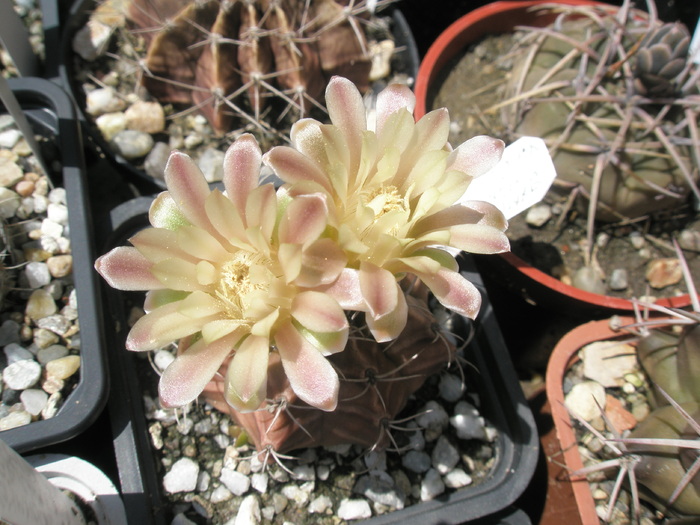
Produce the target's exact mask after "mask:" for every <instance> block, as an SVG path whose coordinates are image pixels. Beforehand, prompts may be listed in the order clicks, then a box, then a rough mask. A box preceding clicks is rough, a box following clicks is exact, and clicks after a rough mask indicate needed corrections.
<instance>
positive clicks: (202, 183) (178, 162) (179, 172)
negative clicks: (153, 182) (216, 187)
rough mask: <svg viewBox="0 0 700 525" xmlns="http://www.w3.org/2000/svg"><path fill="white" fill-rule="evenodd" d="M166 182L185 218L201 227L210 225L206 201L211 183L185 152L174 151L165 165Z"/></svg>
mask: <svg viewBox="0 0 700 525" xmlns="http://www.w3.org/2000/svg"><path fill="white" fill-rule="evenodd" d="M165 184H166V186H167V187H168V191H169V192H170V196H171V197H172V199H173V201H174V202H175V204H176V205H177V207H178V208H179V209H180V211H181V212H182V214H183V215H184V216H185V218H186V219H187V220H188V221H189V222H191V223H192V224H194V225H195V226H199V227H200V228H205V229H207V228H208V227H209V218H208V217H207V214H206V212H205V211H204V201H205V199H206V198H207V195H209V184H207V181H206V180H205V179H204V175H202V171H201V170H200V169H199V168H198V167H197V165H196V164H195V163H194V161H193V160H192V159H191V158H190V157H189V156H188V155H185V154H184V153H181V152H179V151H174V152H172V153H171V154H170V158H169V159H168V163H167V164H166V165H165Z"/></svg>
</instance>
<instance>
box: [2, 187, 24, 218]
mask: <svg viewBox="0 0 700 525" xmlns="http://www.w3.org/2000/svg"><path fill="white" fill-rule="evenodd" d="M21 203H22V199H21V198H20V196H19V195H17V194H16V193H15V192H14V191H12V190H10V189H7V188H3V187H0V218H3V219H9V218H11V217H14V215H15V213H16V212H17V208H19V205H20V204H21Z"/></svg>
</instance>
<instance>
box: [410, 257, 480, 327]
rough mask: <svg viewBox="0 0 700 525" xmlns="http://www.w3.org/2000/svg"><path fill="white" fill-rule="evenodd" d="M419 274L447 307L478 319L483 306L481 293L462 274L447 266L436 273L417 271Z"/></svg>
mask: <svg viewBox="0 0 700 525" xmlns="http://www.w3.org/2000/svg"><path fill="white" fill-rule="evenodd" d="M417 275H418V277H419V278H420V279H421V280H422V281H423V282H424V283H425V284H426V286H428V288H430V291H431V292H433V294H434V295H435V298H436V299H437V300H438V301H440V304H442V305H443V306H444V307H445V308H449V309H450V310H452V311H453V312H456V313H458V314H460V315H463V316H465V317H469V318H470V319H476V316H477V314H478V313H479V309H480V308H481V294H480V293H479V290H477V289H476V287H475V286H474V285H473V284H472V283H470V282H469V281H468V280H467V279H466V278H464V277H463V276H462V275H460V274H459V273H457V272H453V271H452V270H448V269H447V268H442V269H440V270H439V271H438V272H436V273H425V274H423V273H417Z"/></svg>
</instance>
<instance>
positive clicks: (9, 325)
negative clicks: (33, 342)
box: [0, 319, 20, 346]
mask: <svg viewBox="0 0 700 525" xmlns="http://www.w3.org/2000/svg"><path fill="white" fill-rule="evenodd" d="M19 331H20V325H19V323H17V322H16V321H13V320H11V319H8V320H6V321H3V323H2V324H1V325H0V346H6V345H9V344H10V343H19V341H20V337H19Z"/></svg>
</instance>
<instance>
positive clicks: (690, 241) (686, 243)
mask: <svg viewBox="0 0 700 525" xmlns="http://www.w3.org/2000/svg"><path fill="white" fill-rule="evenodd" d="M678 245H679V246H680V247H681V248H682V249H684V250H692V251H695V252H697V251H700V231H695V230H683V231H682V232H680V233H679V234H678Z"/></svg>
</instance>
